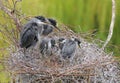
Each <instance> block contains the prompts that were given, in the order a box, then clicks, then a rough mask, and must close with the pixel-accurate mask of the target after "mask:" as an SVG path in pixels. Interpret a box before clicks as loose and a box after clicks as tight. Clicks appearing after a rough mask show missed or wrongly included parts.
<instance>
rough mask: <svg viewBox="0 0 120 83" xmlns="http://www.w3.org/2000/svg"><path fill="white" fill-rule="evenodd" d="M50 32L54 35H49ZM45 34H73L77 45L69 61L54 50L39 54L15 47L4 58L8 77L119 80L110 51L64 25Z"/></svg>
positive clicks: (83, 82) (33, 81)
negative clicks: (6, 59)
mask: <svg viewBox="0 0 120 83" xmlns="http://www.w3.org/2000/svg"><path fill="white" fill-rule="evenodd" d="M53 35H54V36H53ZM49 37H58V38H59V37H66V38H68V37H69V38H70V37H77V38H79V39H80V40H81V42H82V43H81V47H80V48H77V50H76V53H75V56H74V58H73V59H72V60H70V61H63V60H61V58H60V57H59V54H58V53H54V54H53V55H52V56H47V57H43V55H41V54H40V52H39V50H36V49H34V48H30V49H29V50H26V51H24V50H23V49H21V48H17V49H16V50H15V51H14V52H12V51H11V50H12V48H10V52H11V54H10V57H9V58H8V61H7V65H8V66H7V69H8V71H9V72H11V73H12V75H13V76H12V79H15V80H16V82H19V81H20V82H22V83H41V82H42V83H44V82H45V83H46V82H47V83H119V82H120V80H119V77H120V71H119V68H118V63H117V61H115V59H114V57H113V54H112V53H109V54H107V53H105V52H104V51H103V50H102V49H101V48H99V46H98V45H97V44H95V43H89V42H87V41H86V40H84V39H83V38H81V37H80V35H78V34H75V33H74V32H72V31H71V30H69V29H67V30H66V29H65V26H61V32H57V31H54V32H53V33H52V34H50V35H49Z"/></svg>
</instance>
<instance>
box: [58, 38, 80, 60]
mask: <svg viewBox="0 0 120 83" xmlns="http://www.w3.org/2000/svg"><path fill="white" fill-rule="evenodd" d="M59 42H60V43H59V48H60V50H61V51H60V55H61V57H62V58H63V59H70V58H71V57H73V56H74V54H75V51H76V48H77V45H78V46H79V45H80V43H81V42H80V40H79V39H77V38H71V39H65V38H60V39H59Z"/></svg>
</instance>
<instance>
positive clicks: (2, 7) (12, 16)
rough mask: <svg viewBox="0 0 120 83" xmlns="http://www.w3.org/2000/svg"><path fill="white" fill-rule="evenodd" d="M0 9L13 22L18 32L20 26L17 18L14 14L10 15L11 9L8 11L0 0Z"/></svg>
mask: <svg viewBox="0 0 120 83" xmlns="http://www.w3.org/2000/svg"><path fill="white" fill-rule="evenodd" d="M0 9H1V10H2V11H3V12H5V13H6V14H8V15H9V16H10V17H11V18H12V19H13V21H14V23H15V25H16V27H17V28H18V30H19V31H20V28H21V24H20V22H19V20H18V19H17V16H16V14H15V13H12V10H11V9H8V8H7V7H5V6H4V5H3V3H2V1H1V0H0Z"/></svg>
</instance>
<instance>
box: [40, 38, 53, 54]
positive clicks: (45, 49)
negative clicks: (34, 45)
mask: <svg viewBox="0 0 120 83" xmlns="http://www.w3.org/2000/svg"><path fill="white" fill-rule="evenodd" d="M54 47H55V40H54V39H51V38H46V39H43V40H42V41H41V43H40V53H41V54H42V55H47V56H49V55H51V54H52V51H53V48H54Z"/></svg>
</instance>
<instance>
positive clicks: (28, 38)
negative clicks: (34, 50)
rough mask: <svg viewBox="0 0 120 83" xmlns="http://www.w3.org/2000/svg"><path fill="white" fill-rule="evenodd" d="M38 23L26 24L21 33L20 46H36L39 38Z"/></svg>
mask: <svg viewBox="0 0 120 83" xmlns="http://www.w3.org/2000/svg"><path fill="white" fill-rule="evenodd" d="M37 33H38V32H37V25H36V24H34V23H31V24H29V25H27V26H25V30H23V32H21V34H20V36H21V37H20V46H21V47H22V48H23V47H25V48H28V47H30V46H34V45H35V44H36V42H37V41H38V38H37Z"/></svg>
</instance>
